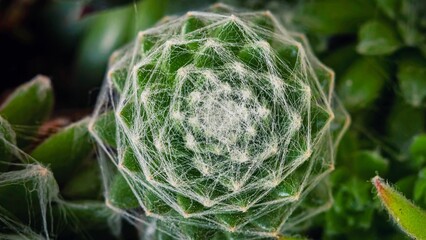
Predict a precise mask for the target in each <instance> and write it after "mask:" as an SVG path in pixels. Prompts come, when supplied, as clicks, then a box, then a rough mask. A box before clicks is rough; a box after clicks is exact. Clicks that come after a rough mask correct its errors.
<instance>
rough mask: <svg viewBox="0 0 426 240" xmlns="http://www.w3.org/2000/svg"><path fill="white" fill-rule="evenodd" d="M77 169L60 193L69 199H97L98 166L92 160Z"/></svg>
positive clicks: (99, 190)
mask: <svg viewBox="0 0 426 240" xmlns="http://www.w3.org/2000/svg"><path fill="white" fill-rule="evenodd" d="M93 161H95V160H93ZM78 170H79V171H77V173H76V174H75V175H74V176H73V177H72V178H71V179H70V180H69V181H68V182H67V183H66V185H65V186H64V187H63V189H62V191H61V193H62V195H63V196H65V197H67V198H69V199H97V198H98V197H99V196H101V179H100V176H99V175H100V172H99V166H97V164H95V162H92V163H91V164H90V165H87V164H86V165H84V166H82V167H81V168H79V169H78Z"/></svg>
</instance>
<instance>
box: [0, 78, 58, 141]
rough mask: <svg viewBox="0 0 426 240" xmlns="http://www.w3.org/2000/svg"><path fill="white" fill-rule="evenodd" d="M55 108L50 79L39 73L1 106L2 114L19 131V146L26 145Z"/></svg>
mask: <svg viewBox="0 0 426 240" xmlns="http://www.w3.org/2000/svg"><path fill="white" fill-rule="evenodd" d="M52 108H53V91H52V87H51V85H50V80H49V79H48V78H47V77H45V76H42V75H38V76H36V77H35V78H33V79H32V80H31V81H30V82H28V83H25V84H23V85H21V86H19V87H18V88H17V89H16V90H15V91H14V92H13V93H12V94H11V95H10V96H9V97H8V98H7V99H6V101H5V102H4V103H3V104H2V106H1V107H0V116H2V117H3V118H4V119H6V120H7V121H8V122H9V123H10V124H11V125H12V128H13V129H14V130H15V132H16V133H17V138H18V139H17V141H18V145H19V146H25V145H26V144H27V143H28V142H29V140H30V139H31V138H32V136H33V135H34V134H35V133H36V132H37V129H38V126H39V125H40V124H42V123H43V121H44V120H46V119H47V118H48V117H49V116H50V113H51V111H52Z"/></svg>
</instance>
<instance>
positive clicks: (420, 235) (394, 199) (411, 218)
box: [372, 176, 426, 239]
mask: <svg viewBox="0 0 426 240" xmlns="http://www.w3.org/2000/svg"><path fill="white" fill-rule="evenodd" d="M372 183H373V185H374V187H375V188H376V190H377V195H378V197H379V199H380V201H381V202H382V203H383V205H384V206H385V208H386V210H387V211H388V212H389V214H390V215H391V216H392V218H393V219H394V220H395V222H396V224H398V226H399V227H400V228H401V229H402V230H403V231H404V232H405V233H406V234H408V235H409V236H410V237H412V238H414V239H426V229H425V226H426V212H425V211H424V210H422V209H420V208H419V207H417V206H415V205H414V204H413V203H411V202H410V201H409V200H408V199H406V198H405V197H404V196H402V194H400V193H399V192H397V191H396V190H395V189H393V188H392V187H391V186H389V185H388V184H386V183H385V182H384V181H383V179H382V178H380V177H379V176H376V177H374V178H373V179H372Z"/></svg>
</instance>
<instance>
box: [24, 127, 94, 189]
mask: <svg viewBox="0 0 426 240" xmlns="http://www.w3.org/2000/svg"><path fill="white" fill-rule="evenodd" d="M87 123H88V119H83V120H81V121H79V122H77V123H74V124H72V125H70V126H69V127H67V128H65V129H63V130H62V131H60V132H58V133H56V134H54V135H52V136H50V137H49V138H48V139H46V140H45V141H44V142H43V143H41V144H40V145H39V146H37V147H36V148H35V149H34V150H33V151H32V152H31V156H32V157H33V158H34V159H35V160H36V161H38V162H40V163H41V164H43V165H44V166H46V167H49V168H50V169H51V170H52V172H53V174H54V176H55V178H56V180H57V181H58V183H59V184H63V183H64V182H65V181H67V180H68V179H69V178H70V177H71V176H72V174H73V172H74V171H75V170H76V168H77V167H78V166H79V165H80V164H81V162H82V161H83V160H84V159H85V158H86V157H87V156H88V155H89V154H90V153H91V152H92V151H93V144H92V142H91V138H90V135H89V132H88V130H87Z"/></svg>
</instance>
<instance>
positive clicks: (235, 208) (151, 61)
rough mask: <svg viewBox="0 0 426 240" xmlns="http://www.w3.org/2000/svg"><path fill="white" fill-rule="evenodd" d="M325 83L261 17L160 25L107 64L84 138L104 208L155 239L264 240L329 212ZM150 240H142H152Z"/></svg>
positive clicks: (335, 115)
mask: <svg viewBox="0 0 426 240" xmlns="http://www.w3.org/2000/svg"><path fill="white" fill-rule="evenodd" d="M333 77H334V76H333V72H332V71H331V70H329V69H328V68H327V67H325V66H324V65H322V64H321V63H320V62H319V61H318V60H317V59H316V58H315V57H314V56H313V55H312V53H311V52H310V50H309V47H308V45H307V43H306V41H305V39H304V37H303V36H302V35H300V34H297V33H293V32H288V31H287V30H286V29H285V28H284V27H283V26H281V25H280V24H279V23H278V22H277V21H276V20H275V18H274V17H273V16H272V15H271V14H270V13H269V12H254V13H240V12H237V11H235V10H232V9H229V8H227V7H223V6H216V7H213V8H212V9H211V10H210V11H207V12H189V13H187V14H186V15H184V16H182V17H179V18H168V19H165V20H164V21H163V22H162V23H161V24H160V25H159V26H157V27H155V28H152V29H149V30H146V31H143V32H140V33H139V35H138V37H137V39H136V40H135V41H134V42H133V43H132V44H130V45H129V46H127V47H125V48H123V49H121V50H119V51H117V52H116V53H114V54H113V56H112V57H111V63H110V68H109V72H108V75H107V79H106V83H105V85H104V88H103V93H102V94H101V97H100V99H99V102H98V107H97V110H96V112H95V115H94V117H93V121H92V123H91V125H90V131H91V133H92V135H93V136H94V137H95V139H96V141H97V143H98V145H99V147H100V150H101V151H100V154H101V156H102V157H101V159H100V163H101V165H102V169H103V176H104V182H105V186H106V198H107V204H108V206H110V207H111V208H113V209H115V210H117V211H120V212H122V213H123V214H124V215H125V216H127V217H128V218H129V219H130V220H132V221H133V222H135V223H138V222H140V221H144V222H148V223H149V224H148V225H149V226H151V227H152V226H155V228H156V229H157V230H156V231H146V234H147V237H151V238H153V239H167V238H178V239H214V238H216V239H238V238H242V239H270V238H277V237H279V236H281V234H282V233H283V232H292V231H294V230H295V229H296V226H297V224H298V223H300V222H302V221H303V220H305V219H306V218H307V217H308V216H310V215H312V214H315V213H317V212H319V211H321V210H323V209H325V208H326V207H327V206H328V205H329V204H330V203H331V200H330V197H329V192H328V188H327V186H325V185H324V184H319V183H320V182H321V180H322V179H323V178H324V176H326V175H327V174H328V173H329V172H330V171H331V170H332V169H333V151H334V149H335V145H336V143H337V141H338V139H339V137H340V135H341V133H342V131H343V129H344V128H345V126H346V125H347V122H348V121H347V120H348V117H347V115H345V112H344V110H343V109H341V108H338V107H335V101H334V98H333V92H332V91H333ZM148 235H149V236H148Z"/></svg>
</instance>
